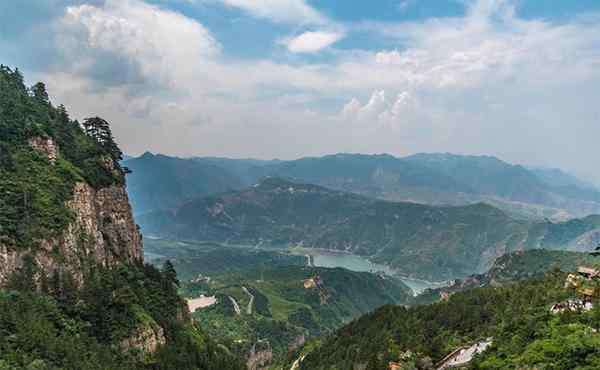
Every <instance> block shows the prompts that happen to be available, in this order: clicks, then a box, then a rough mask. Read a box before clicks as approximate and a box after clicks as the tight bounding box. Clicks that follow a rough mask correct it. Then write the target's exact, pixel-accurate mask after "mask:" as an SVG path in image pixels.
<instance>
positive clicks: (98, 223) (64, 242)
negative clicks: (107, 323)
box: [0, 182, 143, 285]
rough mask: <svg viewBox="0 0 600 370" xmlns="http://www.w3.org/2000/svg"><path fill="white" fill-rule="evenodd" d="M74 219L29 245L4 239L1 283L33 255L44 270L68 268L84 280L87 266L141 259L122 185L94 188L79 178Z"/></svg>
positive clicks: (73, 202) (71, 206) (0, 252)
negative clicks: (54, 233) (18, 245)
mask: <svg viewBox="0 0 600 370" xmlns="http://www.w3.org/2000/svg"><path fill="white" fill-rule="evenodd" d="M68 206H69V209H70V210H71V211H72V212H73V214H74V216H75V217H74V221H73V222H72V223H71V224H70V225H69V226H68V227H67V228H66V230H65V231H64V232H63V233H62V235H60V236H59V237H57V238H51V239H46V240H40V241H39V243H38V245H36V246H32V248H29V249H27V250H23V249H20V248H15V247H12V246H9V245H3V244H0V285H3V284H4V283H6V281H7V279H8V278H9V277H10V276H11V274H12V273H13V272H14V271H15V270H17V269H18V268H19V267H20V266H22V264H23V260H24V258H25V256H27V255H30V256H31V257H33V260H34V261H35V262H36V263H37V266H38V267H39V268H40V270H41V272H43V273H45V274H46V275H47V276H50V275H51V274H53V273H54V272H63V271H68V272H70V273H71V274H72V275H73V277H74V278H75V280H76V281H77V282H78V283H79V284H81V283H82V282H83V274H84V271H85V268H86V266H89V265H90V264H95V265H98V264H99V265H102V266H114V265H116V264H119V263H134V262H137V261H142V259H143V251H142V237H141V234H140V232H139V229H138V227H137V225H136V224H135V222H134V220H133V215H132V211H131V206H130V204H129V199H128V197H127V192H126V190H125V187H124V186H117V185H113V186H110V187H107V188H103V189H100V190H96V189H94V188H92V187H91V186H89V185H88V184H86V183H83V182H80V183H77V184H76V185H75V187H74V189H73V198H72V199H71V200H70V201H69V203H68Z"/></svg>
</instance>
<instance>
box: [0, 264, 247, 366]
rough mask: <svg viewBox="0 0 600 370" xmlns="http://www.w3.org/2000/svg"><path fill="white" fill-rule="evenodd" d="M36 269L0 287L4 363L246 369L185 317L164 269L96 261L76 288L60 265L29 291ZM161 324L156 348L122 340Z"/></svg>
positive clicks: (1, 357) (0, 346)
mask: <svg viewBox="0 0 600 370" xmlns="http://www.w3.org/2000/svg"><path fill="white" fill-rule="evenodd" d="M35 271H36V270H35V266H33V267H31V266H30V267H28V268H24V269H22V270H20V271H19V272H18V273H17V274H16V276H15V277H14V279H12V280H11V281H13V282H14V283H12V284H11V285H12V286H9V287H8V290H6V291H0V312H2V315H0V333H1V334H2V335H0V368H2V369H21V368H27V369H150V368H152V369H215V370H217V369H241V368H243V365H242V364H241V363H240V362H239V361H238V360H237V359H236V358H235V357H233V356H232V355H231V354H229V353H228V352H227V350H225V349H224V348H223V347H221V346H219V345H217V344H216V343H214V342H212V340H211V339H210V338H208V337H207V336H206V335H205V334H204V332H203V331H202V330H201V329H200V327H199V326H197V325H195V324H192V323H191V322H189V321H188V320H187V318H186V312H185V311H184V310H183V302H182V301H181V298H180V297H179V296H178V294H177V286H176V283H177V282H176V280H174V278H173V276H172V275H171V274H170V273H169V270H168V269H165V270H164V271H162V272H161V271H159V270H157V269H156V268H155V267H153V266H150V265H145V266H120V267H118V268H115V269H103V268H97V269H94V270H92V271H90V274H89V276H86V278H85V284H84V285H83V287H81V288H80V289H78V288H77V287H76V284H75V282H74V280H73V277H72V276H71V275H70V274H68V273H67V272H62V273H60V274H56V275H55V276H51V277H38V278H41V279H42V281H43V282H44V283H43V284H42V286H41V290H42V291H41V292H39V293H38V292H33V291H28V290H26V288H27V287H32V286H35V282H34V281H33V279H35V278H36V276H37V275H36V274H35ZM32 272H34V274H32ZM15 283H18V284H17V285H15ZM14 289H18V290H14ZM159 328H162V329H163V330H164V337H165V339H166V342H165V343H164V344H163V345H159V347H158V348H157V349H156V352H155V353H144V352H143V351H142V350H141V349H139V348H130V349H129V350H128V349H127V347H124V345H123V341H124V340H126V339H127V338H129V337H131V336H132V335H136V333H137V332H139V330H142V331H148V330H150V332H153V333H154V334H155V335H157V337H156V338H159V336H158V334H156V331H157V330H158V329H159ZM157 340H158V339H157Z"/></svg>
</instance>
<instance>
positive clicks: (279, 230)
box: [140, 178, 527, 279]
mask: <svg viewBox="0 0 600 370" xmlns="http://www.w3.org/2000/svg"><path fill="white" fill-rule="evenodd" d="M140 222H141V224H142V225H143V227H144V229H145V230H146V231H147V232H149V233H154V234H162V235H167V236H171V237H175V238H179V239H196V240H213V241H227V242H230V243H238V244H252V245H253V244H262V245H274V246H287V245H303V246H304V247H310V248H323V249H335V250H342V251H349V252H353V253H357V254H362V255H367V256H373V257H374V259H375V260H376V261H381V262H385V263H389V264H391V265H392V266H394V267H396V268H397V269H398V270H399V271H400V272H401V273H403V274H406V275H411V276H418V277H424V278H429V279H445V278H450V277H455V276H463V275H468V274H470V273H472V272H474V271H479V270H480V269H481V270H483V269H484V268H485V266H487V264H488V263H489V262H490V261H491V260H492V259H493V258H495V257H496V256H497V255H501V254H503V253H504V252H505V251H510V250H515V249H518V248H522V247H523V246H524V243H525V240H526V238H527V224H526V223H522V222H518V221H514V220H512V219H510V218H509V217H507V216H506V215H505V214H504V213H502V212H501V211H499V210H497V209H495V208H493V207H490V206H487V205H485V204H476V205H472V206H465V207H431V206H425V205H419V204H413V203H393V202H385V201H378V200H373V199H370V198H365V197H362V196H359V195H354V194H350V193H344V192H339V191H333V190H329V189H326V188H323V187H320V186H316V185H307V184H295V183H291V182H289V181H286V180H282V179H277V178H268V179H266V180H264V181H263V182H261V183H260V184H258V185H256V186H254V187H251V188H249V189H246V190H242V191H238V192H230V193H226V194H223V195H220V196H213V197H207V198H202V199H198V200H195V201H191V202H189V203H186V204H185V205H183V206H182V207H180V208H179V209H177V210H176V211H173V212H158V213H153V214H149V215H146V216H144V217H142V218H140Z"/></svg>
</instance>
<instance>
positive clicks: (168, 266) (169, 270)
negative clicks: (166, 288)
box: [162, 260, 179, 286]
mask: <svg viewBox="0 0 600 370" xmlns="http://www.w3.org/2000/svg"><path fill="white" fill-rule="evenodd" d="M162 273H163V276H164V278H165V280H166V281H168V282H169V283H171V285H175V286H179V279H177V271H175V267H174V266H173V264H172V263H171V261H169V260H167V261H166V262H165V264H164V265H163V269H162Z"/></svg>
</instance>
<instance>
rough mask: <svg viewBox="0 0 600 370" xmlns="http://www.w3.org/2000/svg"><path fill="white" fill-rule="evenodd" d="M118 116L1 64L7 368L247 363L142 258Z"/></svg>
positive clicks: (166, 274)
mask: <svg viewBox="0 0 600 370" xmlns="http://www.w3.org/2000/svg"><path fill="white" fill-rule="evenodd" d="M121 159H122V153H121V151H120V150H119V148H118V147H117V145H116V143H115V142H114V139H113V137H112V133H111V131H110V127H109V124H108V122H106V121H104V120H103V119H101V118H98V117H95V118H90V119H86V120H85V121H84V122H83V124H80V123H78V122H77V121H72V120H71V119H69V116H68V114H67V112H66V109H65V108H64V107H63V106H59V107H58V108H56V107H54V106H53V105H52V104H51V103H50V101H49V99H48V94H47V93H46V90H45V86H44V85H43V84H42V83H38V84H36V85H34V86H33V87H32V88H26V87H25V86H24V84H23V77H22V76H21V74H20V73H19V72H18V71H13V70H11V69H9V68H7V67H4V66H0V220H1V222H0V333H2V335H0V368H7V369H22V368H28V369H33V368H36V369H82V368H98V369H106V368H108V369H148V368H158V369H160V368H178V369H195V368H206V369H227V368H231V369H240V368H241V367H242V365H241V362H240V361H238V359H236V358H235V357H233V356H232V355H231V354H230V353H229V352H228V351H227V349H224V348H222V347H220V346H218V345H216V344H215V343H214V342H212V341H211V340H210V338H208V337H207V336H206V335H205V334H204V333H203V332H202V330H201V329H200V328H199V327H197V326H196V325H195V324H194V323H193V322H192V321H190V318H189V313H188V311H187V309H186V306H185V304H184V302H183V300H182V299H181V298H180V297H179V296H178V294H177V286H178V281H177V278H176V274H175V271H174V269H173V267H172V265H170V264H165V268H164V269H163V270H162V271H161V270H158V269H157V268H155V267H153V266H150V265H144V264H143V254H142V239H141V235H140V233H139V230H138V227H137V225H136V224H135V223H134V220H133V216H132V212H131V207H130V205H129V201H128V197H127V192H126V190H125V172H126V171H127V169H125V168H123V167H121V165H120V161H121Z"/></svg>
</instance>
